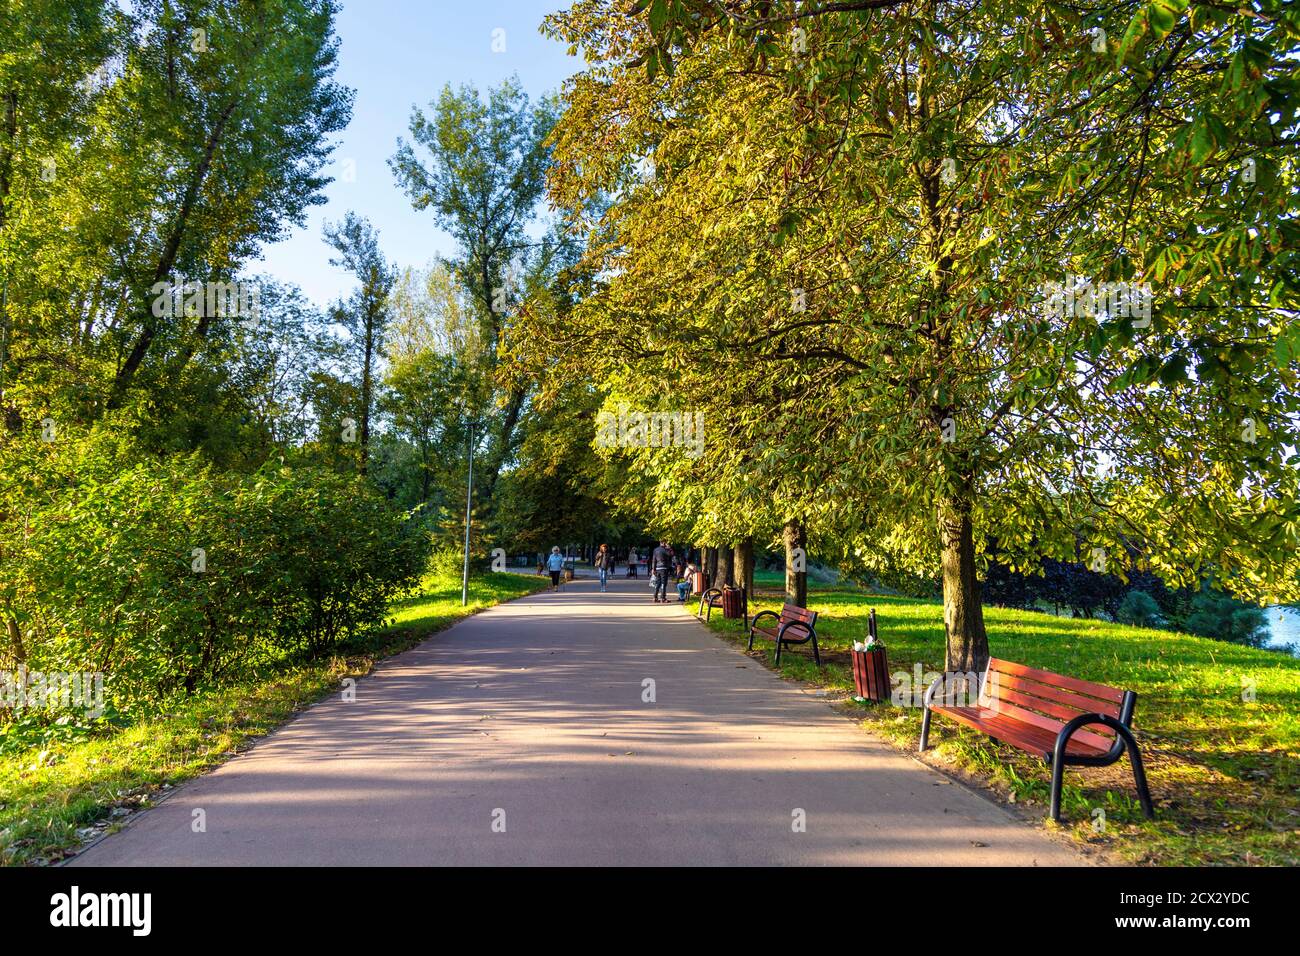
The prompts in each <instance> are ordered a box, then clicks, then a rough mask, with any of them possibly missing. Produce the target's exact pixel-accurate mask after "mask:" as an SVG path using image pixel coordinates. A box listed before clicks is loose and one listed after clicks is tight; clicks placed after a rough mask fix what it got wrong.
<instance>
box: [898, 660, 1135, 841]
mask: <svg viewBox="0 0 1300 956" xmlns="http://www.w3.org/2000/svg"><path fill="white" fill-rule="evenodd" d="M944 682H945V677H940V678H939V679H938V680H936V681H935V682H934V683H933V684H931V685H930V687H929V689H928V690H927V691H926V692H925V713H924V715H923V716H922V718H921V747H920V749H921V750H925V748H926V746H927V745H928V744H929V741H930V715H931V714H939V715H941V716H944V717H948V718H950V719H952V720H955V721H957V722H958V723H960V724H965V725H966V726H967V727H972V728H974V729H975V730H978V731H980V732H982V733H985V734H988V735H989V736H990V737H993V738H995V739H997V740H1001V741H1002V742H1003V743H1008V744H1010V745H1011V746H1013V747H1017V748H1019V749H1020V750H1023V751H1025V752H1027V753H1031V754H1033V755H1034V756H1036V757H1040V758H1042V759H1043V760H1044V761H1046V762H1047V764H1048V765H1049V766H1050V767H1051V768H1052V807H1051V815H1052V819H1053V820H1056V821H1058V822H1059V821H1060V819H1061V778H1062V776H1063V774H1064V773H1065V768H1066V767H1067V766H1070V765H1078V766H1084V767H1106V766H1109V765H1110V764H1113V763H1114V762H1115V761H1117V760H1119V758H1120V757H1122V756H1123V755H1124V751H1125V750H1127V751H1128V755H1129V762H1130V763H1132V765H1133V780H1134V782H1135V783H1136V784H1137V792H1138V799H1139V800H1140V801H1141V803H1142V812H1143V813H1145V814H1146V815H1147V818H1148V819H1150V818H1151V817H1154V816H1155V811H1154V809H1153V808H1152V806H1151V793H1150V791H1149V790H1148V789H1147V778H1146V774H1145V773H1144V772H1143V770H1142V755H1141V754H1140V753H1138V747H1137V741H1136V740H1134V739H1133V730H1132V720H1133V707H1134V704H1135V703H1136V702H1137V694H1135V693H1133V691H1131V690H1121V689H1119V688H1118V687H1107V686H1106V685H1105V684H1094V683H1093V682H1092V681H1086V680H1079V679H1078V678H1076V677H1066V676H1065V675H1063V674H1054V673H1052V672H1051V671H1044V670H1038V669H1037V668H1034V667H1026V666H1025V665H1023V664H1013V663H1011V662H1010V661H1000V660H997V659H996V658H991V659H990V660H989V664H988V668H987V669H986V670H985V672H984V676H983V679H982V680H981V681H980V686H979V697H978V699H977V706H975V707H959V706H956V701H955V700H953V699H949V700H948V702H947V703H938V704H936V703H935V702H934V695H935V693H936V691H939V690H941V688H942V687H943V685H944ZM949 686H950V687H951V686H953V685H952V684H951V683H950V684H949ZM953 696H955V695H953V694H951V693H950V698H951V697H953ZM1085 728H1086V729H1085Z"/></svg>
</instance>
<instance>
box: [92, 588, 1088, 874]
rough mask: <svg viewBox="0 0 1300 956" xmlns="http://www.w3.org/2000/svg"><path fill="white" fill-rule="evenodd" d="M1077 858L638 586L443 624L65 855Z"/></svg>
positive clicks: (447, 859)
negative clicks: (350, 687) (344, 694)
mask: <svg viewBox="0 0 1300 956" xmlns="http://www.w3.org/2000/svg"><path fill="white" fill-rule="evenodd" d="M795 653H798V651H796V652H795ZM647 679H648V680H652V681H654V685H653V686H654V695H655V701H654V703H646V702H644V701H643V699H642V698H643V695H644V694H645V693H646V692H645V690H644V688H645V686H646V685H645V683H644V682H645V681H646V680H647ZM196 810H202V811H203V815H204V817H205V818H206V832H202V833H196V832H194V829H193V821H194V819H195V813H194V811H196ZM801 819H802V820H803V822H804V824H805V826H804V827H803V828H802V832H796V831H797V830H798V829H799V828H798V827H797V823H798V822H799V821H800V820H801ZM502 829H504V832H500V831H501V830H502ZM1079 862H1081V858H1080V857H1079V856H1078V855H1076V854H1075V853H1074V852H1073V851H1071V850H1070V849H1068V848H1067V847H1065V846H1063V845H1061V844H1060V843H1059V842H1057V841H1055V840H1052V839H1049V838H1048V837H1047V836H1046V835H1045V834H1043V833H1041V832H1039V831H1038V830H1036V829H1034V828H1033V827H1030V826H1028V825H1026V824H1024V823H1021V822H1018V821H1016V820H1014V819H1013V818H1012V817H1011V816H1010V815H1008V814H1007V813H1006V812H1005V811H1004V810H1003V809H1002V808H1000V807H999V806H997V805H995V804H994V803H992V802H990V801H989V800H987V799H985V798H984V797H982V796H980V795H978V794H976V793H974V792H972V791H970V790H967V789H966V788H964V787H962V786H961V785H959V784H956V783H953V782H951V781H949V780H947V779H946V778H945V777H943V776H942V775H941V774H938V773H936V772H934V771H932V770H930V769H928V768H926V767H924V766H923V765H921V764H920V763H918V762H917V761H915V760H912V759H911V758H910V757H908V756H907V755H905V754H900V753H898V752H896V751H895V750H893V749H892V748H890V747H888V746H887V745H885V744H883V743H880V742H877V741H875V740H874V739H873V738H871V737H869V736H867V735H865V734H863V733H862V732H861V731H860V730H859V729H857V728H856V727H855V726H854V725H853V724H852V723H850V722H849V721H847V720H845V719H844V718H843V717H841V716H838V715H836V714H835V713H834V712H832V710H831V709H830V708H829V707H828V706H827V704H826V703H825V702H824V701H822V700H819V699H818V698H816V697H814V696H812V695H811V694H809V693H807V692H805V691H803V690H801V689H800V688H799V687H797V686H796V685H794V684H791V683H789V682H786V681H782V680H781V679H779V678H778V677H776V676H775V675H774V674H772V673H771V672H769V671H768V670H766V669H764V668H763V667H761V666H760V665H759V664H757V663H756V662H754V661H752V660H749V659H748V658H746V657H744V656H743V655H741V654H739V653H737V652H736V651H735V650H733V649H732V648H731V647H729V646H727V645H725V644H723V643H722V642H720V641H718V640H717V639H716V638H714V637H712V636H710V635H709V634H708V633H707V632H706V631H705V630H704V628H702V627H701V626H700V625H699V624H698V623H696V622H695V621H694V620H693V619H692V618H691V616H690V615H689V614H688V613H687V612H686V611H685V610H684V609H683V608H682V607H680V606H677V605H670V606H663V605H659V606H656V605H654V604H652V603H650V591H649V589H648V587H647V585H646V582H645V580H644V579H641V580H639V581H627V580H624V579H622V578H620V579H619V580H618V582H617V583H616V584H615V585H613V586H612V589H611V591H610V592H609V593H607V594H600V593H598V592H597V588H596V584H595V582H594V581H591V580H579V581H577V582H574V583H572V584H570V585H569V586H568V587H567V589H566V590H565V591H564V592H562V593H558V594H551V593H543V594H539V595H536V596H534V597H530V598H524V599H522V600H519V601H515V602H512V603H510V604H506V605H502V606H500V607H497V608H493V609H491V610H489V611H485V612H483V613H481V614H478V615H476V616H474V617H472V618H469V619H467V620H465V621H463V622H461V623H460V624H457V625H455V626H454V627H453V628H451V629H450V630H447V631H444V632H442V633H440V634H438V635H435V636H434V637H433V638H432V639H431V640H429V641H427V642H426V643H424V644H423V645H421V646H420V647H417V648H414V649H413V650H410V651H408V652H406V653H405V654H402V655H399V656H398V657H395V658H392V659H391V660H389V661H386V662H385V663H383V664H381V665H380V666H379V667H378V668H376V670H375V671H374V672H373V673H372V674H371V675H370V676H369V677H367V678H365V679H363V680H361V681H359V682H358V684H357V699H356V701H355V702H351V703H349V702H345V701H343V700H342V699H341V696H339V695H336V696H333V697H331V698H330V699H328V700H326V701H323V702H321V703H320V704H317V705H316V706H314V707H312V708H310V709H309V710H307V711H306V712H304V713H303V714H301V715H300V716H299V717H298V718H297V719H295V720H294V721H292V722H291V723H289V724H288V725H286V726H285V727H283V728H282V729H280V730H279V731H277V732H276V733H274V734H272V735H271V736H269V737H267V738H265V739H264V740H262V741H260V742H259V743H258V744H257V745H256V746H255V747H254V748H253V749H251V750H250V751H249V752H247V753H245V754H243V755H241V756H239V757H236V758H234V759H233V760H231V761H230V762H228V763H227V764H225V765H224V766H222V767H220V768H219V769H217V770H216V771H214V772H212V773H210V774H208V775H206V776H204V777H201V778H199V779H197V780H195V781H192V782H191V783H189V784H186V785H185V786H183V787H180V788H178V789H177V790H176V791H175V793H174V794H173V795H172V796H171V797H170V798H169V799H167V800H165V801H164V802H162V803H161V804H159V805H158V806H157V807H156V808H154V809H152V810H149V811H146V812H144V813H142V814H140V815H139V816H138V817H137V818H135V820H134V821H133V822H132V823H131V825H129V826H128V827H127V828H126V829H125V830H123V831H122V832H120V833H118V834H115V835H113V836H110V837H107V838H106V839H104V840H102V841H101V842H100V843H98V844H96V845H95V846H93V847H91V848H90V849H89V850H87V851H86V852H85V853H83V854H82V855H81V856H79V857H77V858H76V859H74V860H73V861H71V863H70V865H134V864H151V865H184V864H202V865H260V864H266V865H271V864H278V865H283V864H303V865H353V864H409V865H429V864H500V865H506V864H511V865H521V864H522V865H533V864H579V865H581V864H597V865H617V864H650V865H656V864H742V865H744V864H813V865H818V864H944V865H974V864H1000V865H1008V864H1009V865H1025V866H1029V865H1035V864H1039V865H1047V864H1055V865H1060V864H1074V863H1079Z"/></svg>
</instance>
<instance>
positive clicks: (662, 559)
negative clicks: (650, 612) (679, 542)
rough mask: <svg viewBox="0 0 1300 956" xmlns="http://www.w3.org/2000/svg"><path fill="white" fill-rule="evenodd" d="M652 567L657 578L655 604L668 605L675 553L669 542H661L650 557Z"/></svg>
mask: <svg viewBox="0 0 1300 956" xmlns="http://www.w3.org/2000/svg"><path fill="white" fill-rule="evenodd" d="M650 567H651V568H652V569H653V571H654V578H655V603H656V604H667V603H668V575H669V573H670V572H671V571H672V569H673V552H672V549H671V548H669V547H668V542H667V541H660V542H659V547H657V548H655V549H654V551H653V552H652V553H651V555H650Z"/></svg>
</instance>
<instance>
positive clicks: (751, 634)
mask: <svg viewBox="0 0 1300 956" xmlns="http://www.w3.org/2000/svg"><path fill="white" fill-rule="evenodd" d="M753 649H754V629H753V628H752V627H751V628H750V629H749V647H747V648H746V650H750V651H752V650H753Z"/></svg>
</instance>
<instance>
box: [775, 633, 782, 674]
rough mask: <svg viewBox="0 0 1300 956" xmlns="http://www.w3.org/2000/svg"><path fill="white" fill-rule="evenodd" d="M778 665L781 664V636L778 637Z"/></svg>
mask: <svg viewBox="0 0 1300 956" xmlns="http://www.w3.org/2000/svg"><path fill="white" fill-rule="evenodd" d="M776 666H777V667H780V666H781V638H779V637H778V638H777V639H776Z"/></svg>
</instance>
